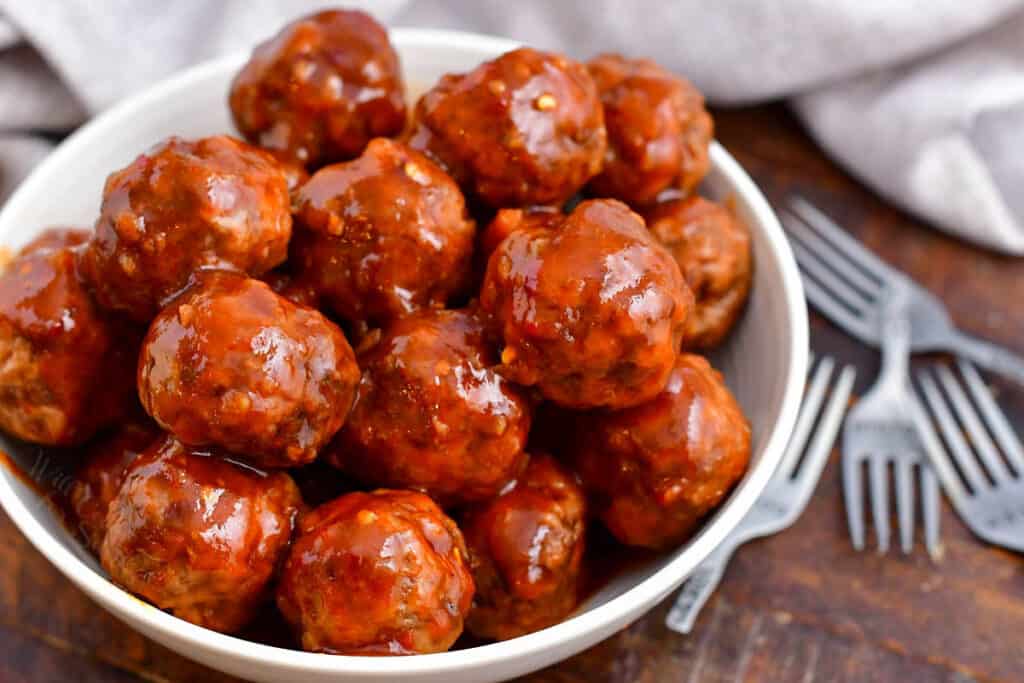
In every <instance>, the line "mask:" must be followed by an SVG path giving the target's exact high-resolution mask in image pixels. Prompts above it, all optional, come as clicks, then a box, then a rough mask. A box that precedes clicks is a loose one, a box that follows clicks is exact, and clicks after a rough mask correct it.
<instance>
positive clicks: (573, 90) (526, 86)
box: [410, 48, 606, 207]
mask: <svg viewBox="0 0 1024 683" xmlns="http://www.w3.org/2000/svg"><path fill="white" fill-rule="evenodd" d="M410 144H411V145H412V146H413V147H416V148H417V149H422V150H424V151H425V152H426V153H427V154H429V155H431V156H432V157H434V158H435V159H436V160H437V161H438V162H439V163H441V165H442V166H444V167H445V168H446V169H447V170H448V171H449V172H450V173H451V174H452V175H453V176H455V179H456V180H458V181H459V184H460V185H462V186H463V187H464V188H467V189H470V188H471V189H472V191H473V193H474V194H475V195H476V196H477V197H479V198H480V199H481V200H483V201H484V202H486V203H488V204H490V205H492V206H496V207H500V206H512V207H514V206H523V205H527V204H556V203H560V202H562V201H564V200H566V199H568V198H569V197H571V196H572V195H574V194H575V193H576V192H577V191H578V190H579V189H580V188H581V187H583V185H584V184H585V183H586V182H587V180H589V179H590V178H591V177H593V176H594V175H595V174H596V173H597V172H598V171H600V170H601V159H602V158H603V156H604V153H605V146H606V142H605V131H604V117H603V114H602V111H601V102H600V100H599V99H598V94H597V88H596V87H595V85H594V81H593V80H592V79H591V78H590V75H589V74H588V73H587V70H586V68H584V67H583V65H581V64H578V63H577V62H574V61H572V60H571V59H568V58H566V57H563V56H562V55H557V54H550V53H545V52H538V51H537V50H531V49H529V48H521V49H519V50H515V51H513V52H507V53H505V54H503V55H502V56H500V57H498V58H497V59H495V60H493V61H490V62H485V63H483V64H481V65H480V66H479V67H477V68H476V69H474V70H473V71H471V72H469V73H468V74H449V75H447V76H444V77H443V78H442V79H441V80H440V82H438V84H437V85H435V86H434V87H433V88H432V89H431V90H429V91H428V92H427V93H426V94H425V95H423V97H422V98H420V101H419V102H418V103H417V105H416V114H415V122H414V125H413V128H412V130H411V132H410Z"/></svg>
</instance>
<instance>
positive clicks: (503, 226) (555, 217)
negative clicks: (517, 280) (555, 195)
mask: <svg viewBox="0 0 1024 683" xmlns="http://www.w3.org/2000/svg"><path fill="white" fill-rule="evenodd" d="M563 220H565V214H564V213H562V211H561V210H560V209H558V208H557V207H551V206H531V207H528V208H525V209H499V210H498V213H496V214H495V215H494V218H493V219H492V220H491V222H490V223H488V224H487V227H486V228H484V230H483V231H482V232H481V233H480V238H479V239H478V244H479V249H478V251H479V255H480V256H481V257H482V258H483V260H484V263H485V264H486V261H487V259H488V258H490V256H491V254H493V253H494V250H495V249H497V248H498V245H499V244H501V243H502V241H503V240H504V239H505V238H506V237H508V236H509V235H511V234H512V233H513V232H515V231H516V230H520V229H522V228H548V229H550V230H554V229H555V228H557V227H558V226H559V225H561V224H562V221H563Z"/></svg>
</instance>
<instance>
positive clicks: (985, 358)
mask: <svg viewBox="0 0 1024 683" xmlns="http://www.w3.org/2000/svg"><path fill="white" fill-rule="evenodd" d="M781 216H782V223H783V225H784V226H785V227H786V231H787V233H789V236H790V243H791V245H792V247H793V251H794V253H795V255H796V260H797V262H798V263H799V265H800V269H801V270H802V271H803V274H804V278H803V280H804V289H805V291H806V293H807V298H808V300H809V301H810V302H811V303H812V304H814V306H815V307H816V308H817V309H818V310H820V311H821V312H822V313H824V314H825V315H826V316H828V317H829V318H830V319H831V320H832V321H833V322H834V323H836V324H837V325H839V326H841V327H842V328H844V329H845V330H846V331H847V332H849V333H850V334H852V335H853V336H855V337H857V338H858V339H860V340H861V341H862V342H864V343H866V344H870V345H872V346H874V347H876V348H877V347H878V346H879V345H880V343H881V338H880V333H879V329H880V325H879V323H880V318H879V315H880V313H879V311H880V308H881V307H880V306H879V302H880V301H882V299H883V298H884V297H886V296H887V295H888V294H889V293H892V292H899V293H900V294H901V295H902V296H903V297H905V298H906V299H907V302H908V303H907V310H908V317H909V319H910V330H911V331H910V340H911V341H910V347H911V349H912V350H913V351H915V352H923V351H947V352H949V353H953V354H957V355H961V356H964V357H965V358H968V359H970V360H972V361H974V362H975V363H977V364H978V365H980V366H982V367H984V368H987V369H989V370H991V371H993V372H996V373H999V374H1001V375H1004V376H1005V377H1007V378H1009V379H1011V380H1014V381H1016V382H1018V383H1020V384H1022V385H1024V358H1021V357H1020V356H1018V355H1017V354H1015V353H1013V352H1012V351H1009V350H1007V349H1005V348H1003V347H1001V346H998V345H996V344H993V343H991V342H988V341H985V340H982V339H978V338H976V337H972V336H970V335H968V334H965V333H963V332H961V331H959V330H958V329H956V327H955V326H954V325H953V322H952V320H951V319H950V317H949V313H948V311H947V310H946V307H945V306H944V305H943V304H942V302H941V301H939V300H938V299H937V298H936V297H935V296H934V295H933V294H931V293H930V292H929V291H928V290H926V289H925V288H923V287H921V286H920V285H918V284H917V283H916V282H914V281H913V280H911V279H910V278H909V277H907V276H906V275H904V274H903V273H901V272H900V271H898V270H896V269H895V268H893V267H891V266H888V265H886V264H885V263H883V262H882V260H881V259H879V258H878V257H877V256H875V255H874V254H872V253H871V252H870V251H868V250H867V249H866V248H864V246H863V245H861V244H860V243H859V242H858V241H857V240H855V239H854V238H852V237H851V236H850V235H849V234H847V232H846V231H845V230H843V229H842V228H840V227H839V226H838V225H836V224H835V223H834V222H833V221H832V220H831V219H829V218H828V217H827V216H826V215H825V214H823V213H822V212H821V211H819V210H818V209H816V208H815V207H813V206H812V205H811V204H809V203H808V202H807V201H805V200H803V199H801V198H799V197H795V198H793V199H791V200H790V202H789V208H788V210H787V211H783V212H782V213H781Z"/></svg>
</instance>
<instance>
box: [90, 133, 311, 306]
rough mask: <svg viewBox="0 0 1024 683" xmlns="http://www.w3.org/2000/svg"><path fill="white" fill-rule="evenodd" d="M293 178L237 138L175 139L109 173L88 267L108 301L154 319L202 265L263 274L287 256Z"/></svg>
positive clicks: (101, 298)
mask: <svg viewBox="0 0 1024 683" xmlns="http://www.w3.org/2000/svg"><path fill="white" fill-rule="evenodd" d="M289 208H290V203H289V198H288V179H287V176H286V174H285V172H284V170H283V169H282V167H281V166H280V164H278V163H277V161H275V160H274V159H273V158H272V157H271V156H270V155H269V154H266V153H265V152H263V151H261V150H259V149H256V148H255V147H251V146H249V145H247V144H245V143H244V142H239V141H238V140H235V139H233V138H230V137H227V136H223V135H220V136H215V137H210V138H203V139H201V140H196V141H194V142H192V141H187V140H182V139H179V138H170V139H168V140H166V141H165V142H163V143H161V144H159V145H157V146H156V147H154V148H153V149H152V150H150V151H149V152H148V153H146V154H143V155H142V156H140V157H139V158H138V159H136V160H135V161H134V162H132V164H131V165H129V166H128V167H126V168H124V169H122V170H120V171H118V172H116V173H114V174H112V175H111V176H110V177H109V178H107V183H106V186H105V188H104V190H103V203H102V205H101V207H100V217H99V219H98V220H97V221H96V234H95V236H94V237H93V239H92V241H91V242H90V243H89V246H88V249H87V250H86V252H85V258H84V266H85V268H84V270H85V274H86V275H87V277H88V278H89V280H90V282H91V284H92V286H93V288H94V289H95V293H96V298H97V300H98V301H99V302H100V304H102V305H103V306H105V307H107V308H111V309H113V310H115V311H118V312H123V313H125V314H127V315H129V316H131V317H132V318H134V319H136V320H138V321H141V322H147V323H148V322H149V321H150V320H152V318H153V316H154V315H156V313H157V311H158V310H159V309H160V307H161V305H162V304H163V303H165V302H166V301H167V300H168V299H169V298H170V297H171V296H173V295H174V294H176V293H177V292H179V291H180V290H181V289H182V288H184V287H185V285H186V284H187V283H188V279H189V277H190V276H191V275H192V274H193V272H194V271H196V270H198V269H202V268H222V269H227V270H239V271H242V272H245V273H248V274H250V275H254V276H257V275H260V274H262V273H264V272H266V271H268V270H270V269H271V268H273V267H274V266H276V265H277V264H279V263H281V262H282V261H284V260H285V258H286V257H287V255H288V240H289V238H290V237H291V230H292V219H291V214H290V213H289Z"/></svg>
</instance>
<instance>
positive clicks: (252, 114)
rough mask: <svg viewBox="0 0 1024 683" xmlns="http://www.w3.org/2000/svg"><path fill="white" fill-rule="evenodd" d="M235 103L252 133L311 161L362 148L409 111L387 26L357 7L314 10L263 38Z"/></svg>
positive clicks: (400, 123)
mask: <svg viewBox="0 0 1024 683" xmlns="http://www.w3.org/2000/svg"><path fill="white" fill-rule="evenodd" d="M229 104H230V105H231V113H232V114H233V115H234V119H235V125H237V126H238V129H239V130H240V131H242V133H243V134H244V135H245V137H246V138H248V139H249V140H251V141H252V142H254V143H256V144H258V145H260V146H261V147H266V148H267V149H270V150H274V151H276V152H280V153H282V154H285V155H289V156H291V157H293V158H294V159H296V160H297V161H299V162H300V163H302V164H305V165H306V166H308V167H310V168H316V167H318V166H321V165H323V164H327V163H331V162H335V161H343V160H345V159H351V158H353V157H356V156H359V154H360V152H362V151H363V148H364V147H365V146H366V143H367V142H369V141H370V140H371V139H372V138H375V137H379V136H392V135H397V134H399V133H401V132H402V129H403V128H404V127H405V119H406V112H405V92H404V86H403V85H402V73H401V66H400V65H399V62H398V55H397V54H396V53H395V50H394V48H393V47H392V46H391V43H390V42H389V41H388V34H387V31H385V29H384V27H383V26H381V25H380V24H378V23H377V22H376V21H374V20H373V18H372V17H370V16H369V15H368V14H364V13H363V12H359V11H356V10H328V11H324V12H319V13H317V14H312V15H310V16H308V17H305V18H303V19H299V20H298V21H295V22H292V23H291V24H288V25H287V26H285V27H284V28H283V29H282V30H281V32H280V33H278V34H277V35H276V36H274V37H273V38H271V39H270V40H268V41H267V42H265V43H263V44H261V45H258V46H257V47H256V49H255V50H254V51H253V54H252V58H251V59H250V60H249V62H248V63H247V64H246V65H245V67H244V68H243V69H242V71H241V72H239V74H238V75H237V76H236V77H235V80H234V82H233V83H232V84H231V93H230V95H229Z"/></svg>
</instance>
